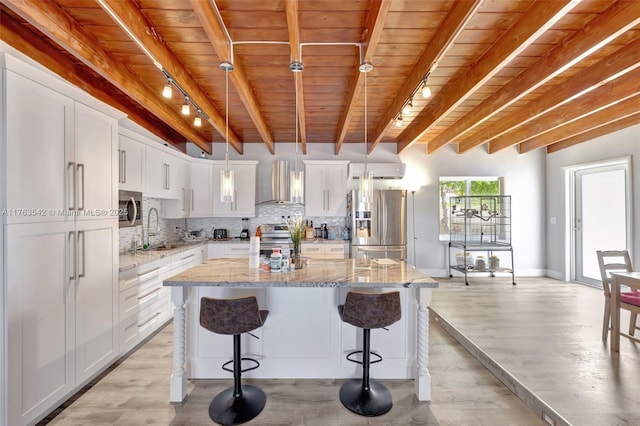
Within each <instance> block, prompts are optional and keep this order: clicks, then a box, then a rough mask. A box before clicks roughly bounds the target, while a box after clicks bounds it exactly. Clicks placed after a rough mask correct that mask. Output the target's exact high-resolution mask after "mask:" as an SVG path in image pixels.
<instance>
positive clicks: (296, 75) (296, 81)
mask: <svg viewBox="0 0 640 426" xmlns="http://www.w3.org/2000/svg"><path fill="white" fill-rule="evenodd" d="M294 78H295V80H294V81H295V83H294V84H295V90H296V173H298V73H297V72H296V73H294Z"/></svg>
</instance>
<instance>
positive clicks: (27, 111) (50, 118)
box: [0, 54, 124, 425]
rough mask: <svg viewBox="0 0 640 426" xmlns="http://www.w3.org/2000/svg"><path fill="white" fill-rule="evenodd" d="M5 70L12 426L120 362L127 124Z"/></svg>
mask: <svg viewBox="0 0 640 426" xmlns="http://www.w3.org/2000/svg"><path fill="white" fill-rule="evenodd" d="M2 59H4V62H2V63H3V65H4V66H5V68H3V70H2V76H3V81H2V89H3V90H2V93H3V99H2V103H3V105H4V106H5V108H3V113H2V116H0V121H1V124H2V125H1V126H0V127H1V128H3V129H5V133H4V136H5V137H4V138H3V139H2V141H1V142H2V144H3V146H2V147H1V148H0V150H2V151H3V152H6V153H7V155H6V157H4V158H2V164H1V165H0V168H2V169H3V170H4V171H5V175H6V181H3V182H2V185H3V187H2V189H1V190H0V192H4V193H6V194H7V196H6V202H7V204H6V207H7V209H9V210H8V213H9V214H7V215H6V222H5V224H6V225H5V245H6V246H5V247H6V248H7V250H6V252H5V253H6V257H5V263H4V274H5V276H6V277H7V283H6V286H7V290H6V295H7V298H6V300H5V301H4V306H7V315H8V318H9V321H8V324H7V330H8V336H7V354H8V355H7V356H8V359H7V360H6V362H7V364H6V365H7V366H8V368H7V371H9V374H8V377H7V380H6V385H5V384H3V386H6V389H9V390H10V391H9V392H7V393H6V395H7V398H8V404H7V407H8V415H7V416H8V419H9V422H8V424H11V425H21V424H27V423H35V422H36V421H38V420H39V419H40V418H42V417H43V416H44V415H45V414H46V413H47V412H48V411H50V410H51V409H53V408H54V407H55V406H56V405H58V404H59V403H60V402H61V401H63V400H64V398H66V397H68V396H69V395H70V394H71V393H73V392H74V391H75V390H77V389H78V388H79V387H81V386H83V385H84V384H86V382H87V381H88V380H90V379H91V378H92V377H95V375H96V374H98V373H99V372H100V371H101V370H103V369H104V368H106V367H107V366H108V364H109V363H110V362H112V361H113V360H114V359H115V357H116V356H117V355H118V339H117V334H118V328H117V322H116V321H117V303H116V299H115V298H116V295H117V293H114V290H116V288H115V286H114V282H115V281H114V280H115V279H116V273H117V264H118V261H117V257H116V256H117V250H118V245H117V244H118V219H117V213H116V208H117V204H118V203H117V189H118V187H117V184H118V179H117V173H118V169H117V158H118V157H117V144H118V138H117V128H118V122H117V119H118V118H122V117H124V115H123V114H121V113H119V112H117V111H115V110H113V109H112V108H110V107H108V106H106V105H104V104H102V103H100V102H98V101H96V100H95V99H93V98H90V97H89V96H88V95H87V94H86V93H84V92H81V91H79V90H78V89H77V88H73V87H71V86H69V85H66V84H64V83H62V82H60V80H59V79H57V78H52V77H51V76H50V75H48V74H46V73H44V72H43V71H41V70H38V69H36V68H35V67H32V66H30V65H28V64H25V63H24V62H21V61H19V60H17V59H16V58H13V57H11V56H9V55H6V54H5V55H4V56H3V58H2ZM5 185H6V186H5ZM12 213H15V214H12ZM9 252H10V253H9Z"/></svg>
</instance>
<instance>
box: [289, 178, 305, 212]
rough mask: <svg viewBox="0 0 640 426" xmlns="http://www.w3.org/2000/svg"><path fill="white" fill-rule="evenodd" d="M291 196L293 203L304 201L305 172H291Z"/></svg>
mask: <svg viewBox="0 0 640 426" xmlns="http://www.w3.org/2000/svg"><path fill="white" fill-rule="evenodd" d="M289 196H290V198H291V202H292V203H298V204H303V203H304V172H299V171H293V172H291V185H290V188H289Z"/></svg>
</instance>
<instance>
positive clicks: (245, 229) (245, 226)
mask: <svg viewBox="0 0 640 426" xmlns="http://www.w3.org/2000/svg"><path fill="white" fill-rule="evenodd" d="M240 239H241V240H248V239H249V218H248V217H243V218H242V231H240Z"/></svg>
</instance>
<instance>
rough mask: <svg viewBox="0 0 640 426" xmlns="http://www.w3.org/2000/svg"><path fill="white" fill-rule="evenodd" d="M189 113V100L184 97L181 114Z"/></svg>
mask: <svg viewBox="0 0 640 426" xmlns="http://www.w3.org/2000/svg"><path fill="white" fill-rule="evenodd" d="M189 114H191V107H190V106H189V101H188V100H187V99H185V100H184V103H183V104H182V115H189Z"/></svg>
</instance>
